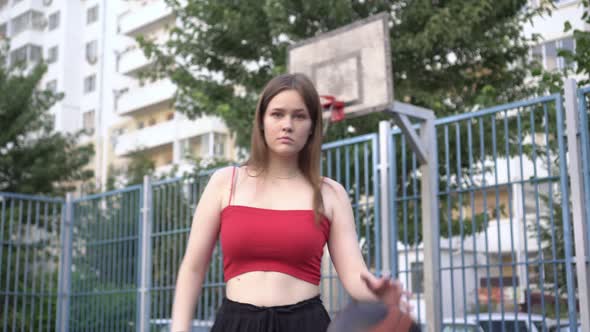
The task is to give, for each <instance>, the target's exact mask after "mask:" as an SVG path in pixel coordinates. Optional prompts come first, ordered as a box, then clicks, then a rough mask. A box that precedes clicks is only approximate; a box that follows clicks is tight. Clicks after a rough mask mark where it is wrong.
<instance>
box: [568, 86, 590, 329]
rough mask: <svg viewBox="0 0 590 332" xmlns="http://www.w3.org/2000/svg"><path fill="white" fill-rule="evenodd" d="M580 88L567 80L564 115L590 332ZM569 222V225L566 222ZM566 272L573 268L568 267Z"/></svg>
mask: <svg viewBox="0 0 590 332" xmlns="http://www.w3.org/2000/svg"><path fill="white" fill-rule="evenodd" d="M577 91H578V90H577V86H576V81H575V80H573V79H568V80H566V82H565V112H566V123H567V144H568V151H569V153H568V157H569V165H568V166H569V173H570V180H571V193H572V196H571V200H572V216H573V225H574V243H575V248H576V256H575V262H576V272H577V280H578V298H579V301H580V322H581V324H582V331H590V304H589V301H590V265H589V264H588V260H587V258H586V255H587V253H588V240H590V239H586V238H585V237H586V234H588V233H587V229H586V227H588V225H586V222H585V221H586V209H585V206H584V202H585V196H584V195H585V194H586V193H585V192H584V189H583V188H582V185H583V181H582V180H583V176H584V174H583V173H582V159H581V158H580V157H581V155H582V148H583V147H582V146H581V142H580V137H579V128H580V123H579V122H580V121H579V113H578V112H579V111H580V112H585V111H586V110H579V111H578V110H577V103H576V101H577V98H576V96H577ZM565 222H567V221H565ZM567 268H570V267H569V266H568V267H567Z"/></svg>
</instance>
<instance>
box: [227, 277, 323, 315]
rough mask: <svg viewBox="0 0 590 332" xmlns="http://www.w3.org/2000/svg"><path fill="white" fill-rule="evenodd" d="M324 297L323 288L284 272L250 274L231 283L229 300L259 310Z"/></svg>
mask: <svg viewBox="0 0 590 332" xmlns="http://www.w3.org/2000/svg"><path fill="white" fill-rule="evenodd" d="M319 293H320V287H319V286H317V285H314V284H312V283H309V282H307V281H303V280H301V279H297V278H295V277H293V276H290V275H288V274H285V273H281V272H272V271H253V272H246V273H243V274H240V275H238V276H235V277H233V278H231V279H230V280H228V282H227V285H226V296H227V298H228V299H230V300H232V301H235V302H240V303H249V304H253V305H256V306H259V307H271V306H280V305H288V304H294V303H297V302H301V301H304V300H307V299H310V298H312V297H314V296H316V295H318V294H319Z"/></svg>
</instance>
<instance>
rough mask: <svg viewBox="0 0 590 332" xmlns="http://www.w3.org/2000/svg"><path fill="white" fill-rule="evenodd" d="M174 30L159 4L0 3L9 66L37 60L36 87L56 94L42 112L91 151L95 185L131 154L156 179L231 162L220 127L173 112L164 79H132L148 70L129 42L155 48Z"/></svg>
mask: <svg viewBox="0 0 590 332" xmlns="http://www.w3.org/2000/svg"><path fill="white" fill-rule="evenodd" d="M174 23H175V19H174V16H173V13H172V11H171V10H170V8H168V7H167V6H166V4H165V2H164V1H163V0H157V1H154V0H139V1H133V0H130V1H129V0H128V1H124V0H83V1H79V0H77V1H74V0H0V36H1V37H4V38H5V39H8V40H9V41H10V50H9V53H8V56H7V58H8V62H9V63H17V62H19V63H22V62H25V63H26V64H27V65H33V64H34V63H36V62H38V61H40V60H41V59H44V60H45V62H46V63H47V65H48V71H47V74H46V75H45V77H44V78H43V81H42V83H41V84H42V87H45V88H48V89H51V90H54V91H56V92H60V93H63V94H64V98H63V99H62V100H61V101H59V102H58V103H57V104H56V105H54V106H53V107H52V108H51V110H50V113H51V114H52V115H53V117H54V120H55V129H56V130H57V131H60V132H67V133H74V132H78V131H80V130H82V129H84V130H85V135H84V136H83V137H82V138H81V141H80V143H81V144H93V145H94V146H95V157H94V159H93V160H92V162H91V165H89V167H92V169H93V170H94V173H95V176H96V181H95V184H96V185H97V186H98V187H102V188H104V186H105V184H106V181H107V177H108V175H109V174H108V173H109V168H110V166H114V167H115V168H124V167H125V165H126V163H127V162H128V161H129V157H131V156H132V155H133V154H134V153H136V152H142V153H144V154H146V155H147V156H149V157H150V158H151V159H152V160H153V161H154V162H155V164H156V166H157V171H159V172H166V171H169V170H171V169H172V167H173V165H177V166H180V169H181V170H182V169H188V168H190V167H191V163H190V162H189V159H202V160H207V159H209V160H210V159H213V158H219V159H232V158H233V157H234V154H235V151H234V149H233V144H232V141H231V140H230V135H229V131H228V129H227V127H226V126H225V124H224V123H223V121H221V119H219V118H216V117H203V118H199V119H195V120H189V119H188V118H187V117H186V116H184V115H183V114H181V113H179V112H175V110H174V105H173V103H174V102H173V97H174V94H175V92H176V87H175V86H174V85H173V84H172V82H170V80H167V79H163V80H158V81H149V80H140V79H139V78H138V75H139V73H140V71H141V70H142V69H145V68H147V67H149V66H150V65H151V61H150V60H148V59H146V57H145V56H144V54H143V52H142V50H141V49H139V47H138V45H137V43H136V41H135V38H136V37H137V36H139V35H143V36H144V37H146V38H149V39H152V40H156V41H158V42H163V41H164V40H165V39H166V38H168V28H169V27H171V26H172V25H173V24H174Z"/></svg>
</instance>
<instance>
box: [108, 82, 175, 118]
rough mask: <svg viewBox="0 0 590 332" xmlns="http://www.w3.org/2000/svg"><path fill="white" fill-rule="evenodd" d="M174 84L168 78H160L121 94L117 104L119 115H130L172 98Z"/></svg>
mask: <svg viewBox="0 0 590 332" xmlns="http://www.w3.org/2000/svg"><path fill="white" fill-rule="evenodd" d="M175 92H176V86H175V85H174V84H172V82H170V80H161V81H157V82H154V83H148V84H147V85H145V86H143V87H141V88H136V89H131V90H130V91H129V92H128V93H126V94H124V95H122V96H121V99H119V104H118V113H119V114H120V115H130V114H131V113H134V112H139V111H142V110H145V109H148V108H151V107H153V106H156V105H159V104H162V103H166V102H169V101H171V100H172V98H173V97H174V93H175Z"/></svg>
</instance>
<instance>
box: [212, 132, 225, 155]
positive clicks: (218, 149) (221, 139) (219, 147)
mask: <svg viewBox="0 0 590 332" xmlns="http://www.w3.org/2000/svg"><path fill="white" fill-rule="evenodd" d="M213 155H214V156H216V157H222V156H224V155H225V135H224V134H218V133H215V135H214V139H213Z"/></svg>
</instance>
